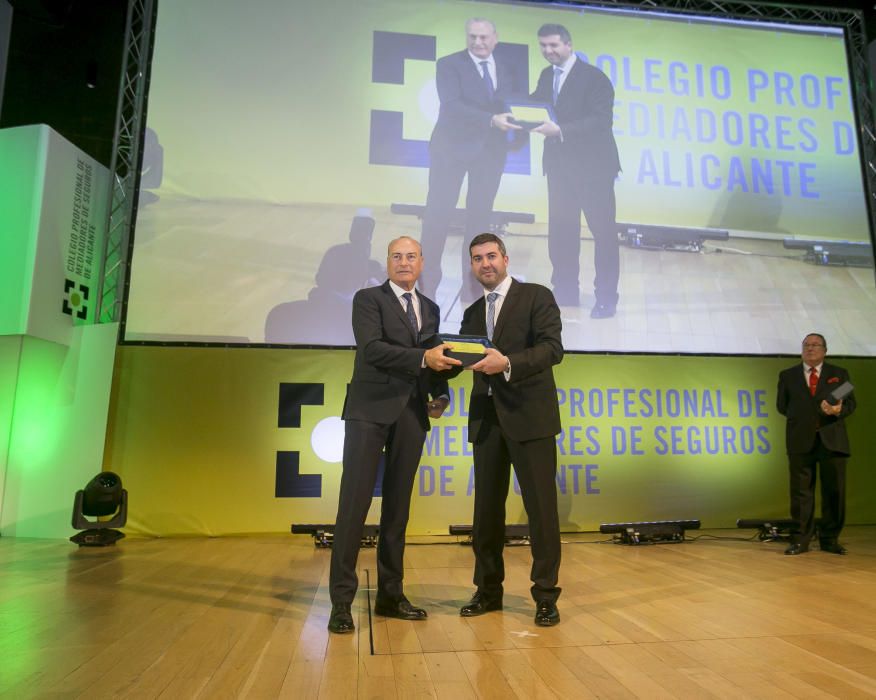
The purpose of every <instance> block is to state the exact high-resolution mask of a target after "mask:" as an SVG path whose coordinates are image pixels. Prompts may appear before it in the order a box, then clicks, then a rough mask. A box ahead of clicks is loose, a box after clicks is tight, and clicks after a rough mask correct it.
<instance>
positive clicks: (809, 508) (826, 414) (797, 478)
mask: <svg viewBox="0 0 876 700" xmlns="http://www.w3.org/2000/svg"><path fill="white" fill-rule="evenodd" d="M826 354H827V341H826V340H825V339H824V336H823V335H820V334H818V333H810V334H809V335H807V336H806V337H805V338H803V352H802V359H803V363H802V364H796V365H794V366H793V367H789V368H788V369H786V370H783V371H782V372H781V373H780V374H779V386H778V390H777V394H776V408H777V409H778V411H779V413H781V414H782V415H783V416H785V417H786V418H787V419H788V422H787V427H786V432H785V440H786V445H787V449H788V467H789V474H790V482H791V488H790V492H791V519H792V520H794V521H795V522H796V526H795V531H794V533H793V535H792V538H791V544H790V546H789V547H788V548H787V549H786V550H785V554H791V555H794V554H803V553H804V552H807V551H809V542H810V540H811V539H812V538H813V536H814V535H815V480H816V467H817V468H818V469H819V471H820V472H821V475H820V476H821V523H820V524H819V526H818V540H819V544H820V546H821V550H822V551H823V552H830V553H831V554H845V553H846V549H845V547H843V546H842V545H841V544H840V543H839V534H840V532H841V531H842V529H843V524H844V522H845V517H846V461H847V459H848V457H849V455H850V454H851V451H850V449H849V438H848V435H847V434H846V424H845V420H844V419H845V418H846V417H848V416H850V415H851V414H852V413H854V411H855V395H854V394H853V393H850V394H848V395H847V396H846V397H845V398H844V399H842V400H839V401H838V400H836V399H835V398H834V397H832V396H831V393H832V392H833V391H834V390H836V389H839V388H840V387H841V386H843V384H845V383H846V382H848V381H849V373H848V372H847V371H846V370H844V369H843V368H842V367H837V366H836V365H832V364H828V363H827V362H825V361H824V357H825V355H826Z"/></svg>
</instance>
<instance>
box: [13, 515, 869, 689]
mask: <svg viewBox="0 0 876 700" xmlns="http://www.w3.org/2000/svg"><path fill="white" fill-rule="evenodd" d="M752 534H753V531H749V530H713V531H700V532H696V531H691V532H689V535H691V537H690V538H689V540H688V541H687V542H683V543H677V544H661V545H650V546H648V545H642V546H635V547H633V546H626V545H615V544H611V543H608V542H605V541H604V540H603V538H604V537H605V536H603V535H599V534H594V533H582V534H576V535H567V536H566V537H565V544H564V546H563V566H562V569H561V580H560V583H561V585H562V586H563V595H562V597H561V598H560V601H559V606H560V613H561V615H562V623H561V624H560V625H559V626H557V627H554V628H549V629H542V628H537V627H535V626H534V624H533V622H532V615H533V612H534V609H533V604H532V601H531V600H530V599H529V593H528V571H529V561H530V552H529V549H528V547H512V548H509V549H508V550H507V553H506V563H507V575H508V581H507V589H506V598H505V605H506V609H505V610H504V611H503V612H501V613H489V614H487V615H485V616H483V617H480V618H473V619H463V618H460V617H459V614H458V608H459V606H460V605H461V604H462V603H464V602H466V600H467V599H468V597H469V596H470V594H471V592H472V586H471V574H472V553H471V548H470V547H467V546H463V545H460V544H458V543H456V542H455V541H453V542H450V541H448V540H449V539H450V538H443V539H436V538H432V539H431V540H413V541H412V542H410V543H409V546H408V549H407V554H406V557H407V564H408V570H407V574H406V589H407V593H408V596H409V598H410V599H411V600H412V601H413V602H414V603H416V604H419V605H422V606H423V607H425V608H427V609H428V611H429V619H428V620H427V621H425V622H419V623H411V622H402V621H398V620H386V619H384V618H380V617H376V616H375V617H372V616H370V615H369V610H368V591H366V590H364V580H365V572H366V571H367V572H368V574H369V575H370V577H371V580H372V581H373V579H374V561H375V560H374V550H373V549H371V550H368V549H366V550H362V554H361V557H360V565H361V572H362V576H361V579H362V582H363V585H362V589H360V593H359V596H358V598H357V601H356V604H355V605H354V614H355V617H356V622H357V630H356V633H355V634H352V635H344V636H334V635H329V634H328V632H327V631H326V622H327V619H328V612H329V607H330V606H329V601H328V589H327V582H328V562H329V551H328V550H321V549H316V548H314V546H313V544H312V541H311V540H310V538H309V537H307V536H292V535H287V536H279V535H271V536H258V537H256V536H253V537H237V538H213V539H209V538H191V539H189V538H186V539H182V538H170V539H126V540H122V541H121V542H120V543H119V544H118V545H117V546H115V547H109V548H84V549H77V548H76V546H75V545H73V544H71V543H69V542H67V541H65V540H28V539H10V538H3V539H0V697H4V698H16V699H18V698H80V697H81V698H89V699H94V698H111V697H120V698H158V697H160V698H174V699H176V698H235V697H246V698H276V697H288V698H408V697H434V698H452V699H453V700H463V699H464V698H526V699H529V698H542V697H544V698H553V697H561V698H733V699H734V700H739V699H740V698H771V699H772V698H843V699H844V700H845V699H848V698H863V697H876V527H863V526H858V527H850V528H847V530H846V532H845V533H844V537H843V538H842V541H843V542H844V544H845V545H846V546H847V547H848V549H849V555H848V556H845V557H840V556H836V555H831V554H827V553H822V552H819V551H817V550H814V551H812V552H809V553H807V554H805V555H803V556H798V557H786V556H783V554H782V552H783V551H784V547H785V544H784V543H782V542H770V541H767V542H760V541H758V540H757V539H745V538H748V537H749V536H751V535H752ZM600 540H603V541H602V542H600ZM371 598H372V602H373V595H372V596H371ZM372 647H373V651H372Z"/></svg>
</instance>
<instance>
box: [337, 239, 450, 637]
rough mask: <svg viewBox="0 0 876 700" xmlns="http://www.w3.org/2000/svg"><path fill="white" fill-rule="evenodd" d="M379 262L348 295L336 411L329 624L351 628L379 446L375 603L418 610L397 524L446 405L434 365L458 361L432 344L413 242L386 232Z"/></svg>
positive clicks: (390, 611)
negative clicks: (337, 472) (346, 368)
mask: <svg viewBox="0 0 876 700" xmlns="http://www.w3.org/2000/svg"><path fill="white" fill-rule="evenodd" d="M386 268H387V273H388V276H389V279H388V280H387V281H386V282H384V283H383V284H382V285H381V286H379V287H369V288H367V289H362V290H360V291H358V292H357V293H356V295H355V296H354V297H353V335H354V336H355V338H356V357H355V360H354V365H353V378H352V379H351V380H350V384H349V386H348V387H347V398H346V401H345V402H344V409H343V413H342V417H343V419H344V421H345V435H344V456H343V474H342V476H341V489H340V495H339V498H338V515H337V519H336V522H335V531H334V542H333V544H332V561H331V571H330V574H329V592H330V595H331V601H332V611H331V616H330V617H329V623H328V628H329V630H330V631H331V632H336V633H343V632H352V631H353V617H352V614H351V611H350V606H351V603H352V602H353V597H354V596H355V594H356V588H357V587H358V578H357V576H356V560H357V557H358V554H359V545H360V542H361V540H362V529H363V526H364V524H365V517H366V515H367V514H368V508H369V506H370V505H371V495H372V493H373V492H374V484H375V482H376V479H377V471H378V465H379V462H380V458H381V454H382V453H383V452H384V451H385V453H386V464H385V469H384V475H383V502H382V506H381V513H380V534H379V537H378V541H377V599H376V603H375V606H374V611H375V612H376V613H377V614H378V615H383V616H386V617H397V618H400V619H403V620H422V619H425V617H426V611H425V610H423V609H421V608H417V607H414V606H413V605H411V603H410V602H409V601H408V599H407V598H406V597H405V594H404V590H403V587H402V580H403V578H404V565H403V556H404V548H405V529H406V527H407V523H408V512H409V510H410V500H411V490H412V489H413V485H414V476H415V474H416V471H417V466H418V464H419V463H420V455H421V453H422V451H423V442H424V440H425V437H426V431H427V430H428V429H429V418H430V417H432V418H438V417H439V416H441V414H442V413H443V412H444V409H445V408H446V407H447V404H448V398H447V381H446V380H445V379H442V378H441V377H440V376H439V375H437V374H435V373H434V372H433V371H432V370H435V371H441V370H447V369H449V368H451V367H452V366H453V365H454V364H457V365H458V364H459V361H458V360H453V359H450V358H447V357H445V356H444V354H443V352H444V347H445V346H444V345H440V344H438V341H437V338H436V334H437V332H438V321H439V318H440V315H439V310H438V306H437V305H436V304H435V303H434V302H433V301H432V300H431V299H427V298H426V297H425V296H423V295H422V294H420V293H419V292H418V291H417V290H416V288H415V284H416V281H417V278H418V277H419V276H420V272H421V270H422V268H423V255H422V251H421V249H420V244H419V243H417V241H415V240H413V239H412V238H408V237H406V236H403V237H401V238H397V239H395V240H394V241H392V242H391V243H390V244H389V250H388V255H387V260H386ZM433 346H434V347H433ZM427 348H429V349H427ZM430 368H431V369H430ZM430 393H431V395H432V400H431V401H430V400H429V399H428V395H429V394H430Z"/></svg>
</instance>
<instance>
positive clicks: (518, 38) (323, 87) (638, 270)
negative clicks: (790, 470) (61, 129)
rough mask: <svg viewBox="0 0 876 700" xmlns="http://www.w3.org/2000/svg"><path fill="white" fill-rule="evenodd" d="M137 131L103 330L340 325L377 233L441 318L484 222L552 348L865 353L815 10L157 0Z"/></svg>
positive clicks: (845, 136) (266, 332)
mask: <svg viewBox="0 0 876 700" xmlns="http://www.w3.org/2000/svg"><path fill="white" fill-rule="evenodd" d="M243 28H245V31H244V29H243ZM195 32H196V33H197V35H198V37H199V39H198V42H197V44H193V43H192V41H191V37H192V35H193V33H195ZM230 47H233V50H232V49H231V48H230ZM148 127H149V129H148V132H147V133H148V139H147V142H146V145H145V162H144V176H143V182H142V187H141V192H140V208H139V212H138V220H137V228H136V234H135V250H134V259H133V264H132V268H131V269H132V277H131V289H130V295H129V304H128V313H127V319H126V340H129V341H138V340H146V341H148V340H161V341H173V340H179V341H195V342H198V341H200V342H223V343H226V342H230V343H284V344H292V345H337V346H346V345H351V344H352V343H353V338H352V333H351V331H350V312H351V301H352V296H353V294H354V293H355V292H356V290H357V289H360V288H362V287H364V286H370V285H373V284H378V283H380V282H382V281H383V279H385V257H386V246H387V244H388V242H389V241H390V240H392V239H393V238H395V237H397V236H399V235H411V236H414V237H415V238H417V239H418V240H420V241H421V242H422V244H423V250H424V258H425V260H424V272H423V276H422V277H421V280H420V288H421V291H423V292H424V293H426V294H427V295H429V296H431V297H432V298H433V299H435V301H436V302H437V303H438V304H439V306H440V307H441V312H442V330H443V331H445V332H448V333H453V332H456V331H458V329H459V322H460V319H461V317H462V311H463V310H464V308H465V307H466V305H467V304H468V303H470V302H471V301H472V300H473V299H474V298H475V297H476V295H477V294H479V293H480V290H479V289H478V288H477V286H476V285H474V284H473V283H474V280H473V278H472V276H471V275H470V273H469V270H468V264H467V242H468V241H469V240H470V239H471V238H472V237H473V236H474V235H475V234H476V233H479V232H481V231H484V230H492V231H495V232H497V233H499V235H501V236H503V238H504V239H505V243H506V246H507V248H508V252H509V256H510V258H511V269H512V270H513V273H514V275H515V276H517V277H519V278H522V279H525V280H526V281H529V282H538V283H541V284H544V285H546V286H548V287H549V288H551V289H552V290H553V291H554V294H555V296H556V298H557V301H558V303H559V304H560V308H561V312H562V317H563V326H564V328H563V341H564V345H565V347H566V349H567V350H582V351H620V352H671V353H675V352H690V353H718V354H735V353H754V354H774V353H789V352H790V353H793V352H795V346H796V345H797V344H798V343H799V339H800V338H802V337H803V336H804V335H805V334H806V333H807V332H810V331H811V330H813V329H817V330H819V331H820V332H823V333H825V334H827V335H829V337H830V338H831V351H832V352H833V353H834V354H851V355H873V354H876V286H874V273H873V257H872V244H871V236H870V230H869V225H868V213H867V208H866V201H865V194H864V185H863V181H862V167H861V158H860V155H859V145H858V142H857V132H856V126H855V115H854V112H853V107H852V93H851V81H850V78H849V72H848V63H847V58H846V48H845V42H844V38H843V34H842V32H841V31H840V30H838V29H833V28H818V29H815V28H812V27H788V26H778V25H763V24H756V23H753V22H740V21H734V22H730V21H726V20H723V21H720V20H716V19H709V18H704V17H703V18H693V17H690V16H687V17H684V18H678V17H673V16H671V15H667V14H655V13H653V12H649V13H645V12H640V11H638V12H637V11H631V10H630V11H607V10H605V9H601V10H600V9H596V8H586V7H583V8H582V7H580V6H579V7H575V8H568V7H561V6H557V5H551V6H539V5H536V4H534V3H527V4H525V5H514V4H510V3H494V2H484V3H479V2H469V1H463V0H460V1H458V2H457V1H453V0H448V1H445V2H436V1H434V0H411V1H405V2H401V1H400V0H383V1H381V2H377V1H374V2H367V3H362V2H354V1H353V0H342V1H340V2H336V3H331V4H325V6H323V5H316V4H314V5H312V6H307V7H303V8H302V7H297V6H296V7H291V6H290V5H289V3H280V2H276V3H275V4H274V6H273V7H272V8H265V10H264V11H263V12H260V13H258V15H257V16H256V15H254V14H253V13H251V12H248V11H247V9H246V8H245V7H243V6H236V5H230V6H221V7H217V6H215V5H214V4H213V3H208V2H207V0H193V1H192V2H189V3H186V4H185V5H184V6H178V5H175V4H166V5H162V6H161V7H160V9H159V12H158V26H157V33H156V46H155V56H154V60H153V67H152V80H151V91H150V95H149V114H148Z"/></svg>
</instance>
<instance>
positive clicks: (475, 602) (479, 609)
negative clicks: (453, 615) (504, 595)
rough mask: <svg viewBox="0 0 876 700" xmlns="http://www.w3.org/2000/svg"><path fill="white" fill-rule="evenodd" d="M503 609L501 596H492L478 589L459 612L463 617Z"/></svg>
mask: <svg viewBox="0 0 876 700" xmlns="http://www.w3.org/2000/svg"><path fill="white" fill-rule="evenodd" d="M501 609H502V599H501V598H490V597H489V596H486V595H484V594H483V593H481V592H480V591H477V592H476V593H475V594H474V595H473V596H472V597H471V600H470V601H468V602H467V603H466V604H465V605H463V606H462V607H461V608H460V609H459V614H460V615H462V616H463V617H477V616H478V615H483V614H484V613H488V612H491V611H493V610H501Z"/></svg>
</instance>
